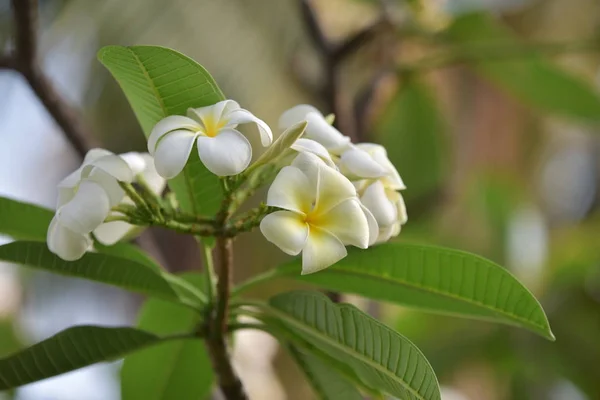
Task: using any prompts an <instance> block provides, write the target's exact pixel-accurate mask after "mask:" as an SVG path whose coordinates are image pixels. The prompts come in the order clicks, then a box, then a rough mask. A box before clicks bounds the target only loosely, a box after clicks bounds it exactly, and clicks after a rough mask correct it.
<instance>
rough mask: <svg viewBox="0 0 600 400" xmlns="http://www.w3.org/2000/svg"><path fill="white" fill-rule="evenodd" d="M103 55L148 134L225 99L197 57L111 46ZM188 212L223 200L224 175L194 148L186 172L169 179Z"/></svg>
mask: <svg viewBox="0 0 600 400" xmlns="http://www.w3.org/2000/svg"><path fill="white" fill-rule="evenodd" d="M98 59H99V60H100V62H101V63H102V64H104V66H105V67H106V68H108V70H109V71H110V72H111V74H112V75H113V77H114V78H115V79H116V80H117V82H119V85H120V86H121V88H122V89H123V91H124V92H125V95H126V96H127V99H128V100H129V103H130V104H131V107H132V108H133V111H134V112H135V115H136V116H137V118H138V120H139V121H140V124H141V126H142V129H143V130H144V133H145V135H146V137H148V136H149V135H150V132H151V131H152V128H153V127H154V125H155V124H156V123H157V122H158V121H160V120H161V119H163V118H165V117H167V116H169V115H185V113H186V110H187V109H188V108H189V107H194V108H195V107H204V106H208V105H212V104H215V103H217V102H219V101H221V100H225V96H224V95H223V93H222V92H221V89H219V87H218V86H217V83H216V82H215V80H214V79H213V78H212V77H211V76H210V74H209V73H208V72H207V71H206V70H205V69H204V68H203V67H202V66H201V65H200V64H198V63H196V62H195V61H194V60H192V59H190V58H188V57H186V56H184V55H183V54H180V53H178V52H176V51H174V50H171V49H167V48H164V47H157V46H131V47H123V46H107V47H104V48H102V49H101V50H100V51H99V52H98ZM169 187H170V188H171V190H173V192H175V194H176V195H177V199H178V200H179V204H180V206H181V208H182V209H183V210H184V211H187V212H191V213H195V214H200V213H202V214H205V215H214V214H215V213H216V212H217V210H218V208H219V205H220V204H221V200H222V193H221V186H220V182H219V178H218V177H217V176H216V175H214V174H212V173H211V172H209V171H208V170H207V169H206V167H205V166H204V165H203V164H202V163H201V162H200V158H199V157H198V152H197V151H196V150H195V148H194V150H192V153H191V156H190V159H189V161H188V164H187V165H186V167H185V168H184V170H183V172H182V173H181V174H179V175H178V176H176V177H175V178H174V179H171V180H170V181H169Z"/></svg>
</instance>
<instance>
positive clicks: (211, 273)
mask: <svg viewBox="0 0 600 400" xmlns="http://www.w3.org/2000/svg"><path fill="white" fill-rule="evenodd" d="M198 241H199V243H200V247H202V248H201V250H202V251H201V253H202V261H203V262H204V268H205V274H206V295H207V296H208V301H209V302H210V303H211V304H212V303H213V302H214V297H215V294H214V292H215V289H214V286H215V282H216V279H217V278H216V274H215V265H214V261H213V255H212V248H211V247H210V246H209V245H207V244H206V243H205V241H204V240H202V239H198Z"/></svg>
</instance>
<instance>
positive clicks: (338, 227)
mask: <svg viewBox="0 0 600 400" xmlns="http://www.w3.org/2000/svg"><path fill="white" fill-rule="evenodd" d="M314 225H318V227H319V228H322V229H324V230H326V231H328V232H330V233H332V234H333V235H335V237H337V238H338V239H339V240H340V241H341V242H342V243H343V244H344V245H352V246H356V247H360V248H361V249H366V248H367V247H369V239H370V237H369V222H368V221H367V217H366V216H365V213H364V212H363V211H362V209H361V207H360V203H359V202H358V199H349V200H346V201H343V202H341V203H340V204H338V205H337V206H335V207H333V208H332V209H331V210H329V211H327V212H326V213H325V214H322V215H318V216H316V217H315V222H314V224H313V223H311V227H312V226H314Z"/></svg>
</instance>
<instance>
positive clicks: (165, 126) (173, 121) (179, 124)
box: [148, 115, 202, 155]
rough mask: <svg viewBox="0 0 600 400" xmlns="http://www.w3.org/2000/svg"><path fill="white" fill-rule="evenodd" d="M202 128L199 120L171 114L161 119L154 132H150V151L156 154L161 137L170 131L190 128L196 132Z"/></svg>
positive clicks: (189, 129)
mask: <svg viewBox="0 0 600 400" xmlns="http://www.w3.org/2000/svg"><path fill="white" fill-rule="evenodd" d="M201 128H202V126H201V125H200V124H199V123H198V122H196V121H194V120H193V119H191V118H188V117H184V116H182V115H170V116H168V117H166V118H164V119H161V120H160V121H159V122H158V123H157V124H156V125H155V126H154V128H153V129H152V132H150V136H149V137H148V152H149V153H150V154H152V155H154V152H155V151H156V150H157V146H158V143H159V142H160V139H161V138H162V137H163V136H164V135H166V134H167V133H169V132H173V131H176V130H188V131H192V132H196V131H198V130H200V129H201Z"/></svg>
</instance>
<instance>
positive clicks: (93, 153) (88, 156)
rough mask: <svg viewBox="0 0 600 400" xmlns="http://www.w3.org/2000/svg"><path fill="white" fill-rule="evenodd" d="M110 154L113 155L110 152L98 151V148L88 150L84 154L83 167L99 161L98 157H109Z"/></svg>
mask: <svg viewBox="0 0 600 400" xmlns="http://www.w3.org/2000/svg"><path fill="white" fill-rule="evenodd" d="M112 154H113V153H112V152H110V151H108V150H106V149H100V148H95V149H90V150H88V152H87V153H85V157H84V158H83V165H87V164H89V163H91V162H92V161H95V160H97V159H99V158H100V157H104V156H110V155H112Z"/></svg>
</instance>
